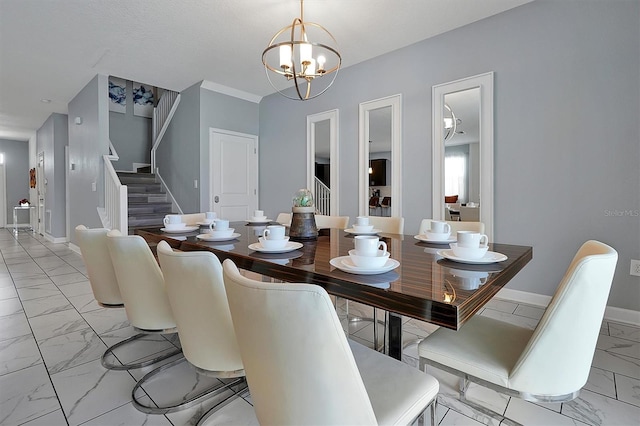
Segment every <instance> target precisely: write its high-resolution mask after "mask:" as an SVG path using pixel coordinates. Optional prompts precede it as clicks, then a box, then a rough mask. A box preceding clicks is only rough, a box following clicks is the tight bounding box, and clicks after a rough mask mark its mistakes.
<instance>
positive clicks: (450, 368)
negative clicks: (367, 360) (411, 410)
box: [418, 241, 618, 421]
mask: <svg viewBox="0 0 640 426" xmlns="http://www.w3.org/2000/svg"><path fill="white" fill-rule="evenodd" d="M617 259H618V253H617V252H616V251H615V250H614V249H613V248H611V247H609V246H608V245H606V244H603V243H601V242H598V241H587V242H586V243H584V244H583V245H582V247H580V249H579V250H578V252H577V253H576V255H575V257H574V258H573V261H572V262H571V264H570V265H569V268H568V270H567V272H566V273H565V275H564V277H563V279H562V281H561V282H560V284H559V286H558V288H557V290H556V293H555V295H554V296H553V298H552V299H551V302H550V303H549V306H547V309H546V310H545V312H544V314H543V315H542V318H541V319H540V322H539V323H538V325H537V327H536V328H535V329H534V330H530V329H528V328H524V327H520V326H517V325H514V324H510V323H505V322H502V321H499V320H496V319H493V318H490V317H486V316H482V315H476V316H474V317H472V318H471V319H470V320H469V321H468V322H467V323H466V324H464V325H463V326H462V328H461V329H460V330H458V331H452V330H448V329H444V328H439V329H438V330H436V331H435V332H433V333H432V334H431V335H429V336H427V337H426V338H425V339H424V340H423V341H422V342H421V343H420V344H419V345H418V354H419V355H420V369H421V370H425V366H426V365H431V366H433V367H435V368H438V369H441V370H444V371H447V372H449V373H452V374H455V375H457V376H459V377H460V378H461V383H460V400H461V401H463V402H464V403H465V404H467V405H469V406H472V407H474V408H475V409H477V410H478V411H481V412H483V413H485V414H488V415H490V416H493V417H496V418H499V419H503V418H504V417H503V416H502V415H501V414H499V413H495V412H493V411H492V410H489V409H488V408H485V407H483V406H480V405H478V404H476V403H474V402H471V401H469V400H467V399H466V396H465V392H466V389H467V386H468V383H469V382H470V381H471V382H475V383H478V384H480V385H481V386H485V387H488V388H490V389H493V390H496V391H498V392H501V393H504V394H506V395H509V396H513V397H516V398H521V399H524V400H527V401H534V402H564V401H570V400H572V399H574V398H576V397H577V396H578V393H579V391H580V389H581V388H582V387H583V386H584V385H585V384H586V382H587V379H588V377H589V371H590V368H591V363H592V360H593V356H594V353H595V348H596V342H597V340H598V334H599V333H600V328H601V325H602V319H603V316H604V311H605V308H606V305H607V299H608V297H609V290H610V289H611V282H612V280H613V275H614V272H615V267H616V262H617ZM507 421H510V419H507Z"/></svg>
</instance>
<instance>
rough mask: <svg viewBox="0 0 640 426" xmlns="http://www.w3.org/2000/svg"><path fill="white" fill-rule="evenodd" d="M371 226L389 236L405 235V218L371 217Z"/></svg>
mask: <svg viewBox="0 0 640 426" xmlns="http://www.w3.org/2000/svg"><path fill="white" fill-rule="evenodd" d="M369 224H370V225H373V227H374V228H375V229H379V230H380V231H381V232H386V233H388V234H404V217H385V216H369Z"/></svg>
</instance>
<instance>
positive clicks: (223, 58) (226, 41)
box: [0, 0, 531, 140]
mask: <svg viewBox="0 0 640 426" xmlns="http://www.w3.org/2000/svg"><path fill="white" fill-rule="evenodd" d="M529 1H531V0H482V1H480V0H306V1H305V3H304V11H305V16H304V17H305V20H307V21H312V22H318V23H320V24H322V25H323V26H325V27H326V28H327V29H328V30H329V31H331V33H332V34H333V35H334V37H335V38H336V40H337V42H338V45H339V50H340V53H341V55H342V59H343V67H348V66H350V65H354V64H357V63H359V62H362V61H364V60H367V59H369V58H372V57H375V56H379V55H381V54H384V53H387V52H390V51H392V50H396V49H398V48H401V47H404V46H407V45H409V44H412V43H415V42H417V41H420V40H424V39H426V38H429V37H432V36H435V35H437V34H441V33H443V32H446V31H449V30H451V29H454V28H457V27H460V26H463V25H466V24H469V23H471V22H474V21H477V20H480V19H483V18H486V17H488V16H491V15H494V14H497V13H500V12H502V11H505V10H507V9H510V8H513V7H516V6H519V5H521V4H524V3H527V2H529ZM299 9H300V3H299V1H298V0H181V1H176V0H110V1H105V0H56V1H53V0H0V138H10V139H25V140H26V139H28V137H29V136H30V134H32V132H34V131H35V130H37V129H38V128H39V127H40V126H41V125H42V124H43V123H44V121H45V120H46V119H47V117H48V116H49V115H50V114H51V113H53V112H58V113H66V112H67V104H68V102H69V101H70V100H71V99H73V97H74V96H75V95H76V94H77V93H78V92H79V91H80V90H81V89H82V88H83V87H84V86H85V85H86V84H87V83H88V82H89V81H90V80H91V79H92V78H93V77H94V76H95V75H96V74H99V73H100V74H107V75H114V76H117V77H122V78H125V79H128V80H134V81H139V82H143V83H147V84H151V85H154V86H158V87H163V88H167V89H171V90H176V91H181V90H183V89H185V88H187V87H189V86H191V85H192V84H195V83H196V82H198V81H201V80H208V81H211V82H214V83H217V84H220V85H223V86H227V87H230V88H233V89H237V90H242V91H245V92H248V93H251V94H254V95H258V96H265V95H268V94H271V93H273V89H272V88H271V86H270V85H269V83H268V81H267V79H266V77H265V74H264V69H263V67H262V62H261V55H262V51H263V49H264V48H265V47H266V46H267V43H268V42H269V40H270V39H271V37H272V36H273V35H274V34H275V33H276V31H278V30H279V29H280V28H281V27H284V26H286V25H289V24H291V22H292V21H293V19H294V18H295V17H297V16H299ZM338 78H340V77H339V76H338ZM41 99H50V100H51V102H50V103H43V102H41Z"/></svg>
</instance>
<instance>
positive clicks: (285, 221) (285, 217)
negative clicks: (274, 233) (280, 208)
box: [276, 213, 291, 226]
mask: <svg viewBox="0 0 640 426" xmlns="http://www.w3.org/2000/svg"><path fill="white" fill-rule="evenodd" d="M276 222H278V223H279V224H280V225H285V226H291V213H279V214H278V217H276Z"/></svg>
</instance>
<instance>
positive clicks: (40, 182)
mask: <svg viewBox="0 0 640 426" xmlns="http://www.w3.org/2000/svg"><path fill="white" fill-rule="evenodd" d="M46 189H47V186H46V182H45V177H44V151H40V152H39V153H38V162H37V164H36V195H37V196H38V200H37V203H38V209H37V214H36V216H37V218H38V227H37V229H38V231H37V233H38V234H40V235H44V234H45V230H46V227H45V220H44V218H45V211H46V205H45V204H46V195H47V192H46ZM40 195H42V205H41V204H40ZM32 227H33V229H36V227H34V226H33V225H32Z"/></svg>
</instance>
